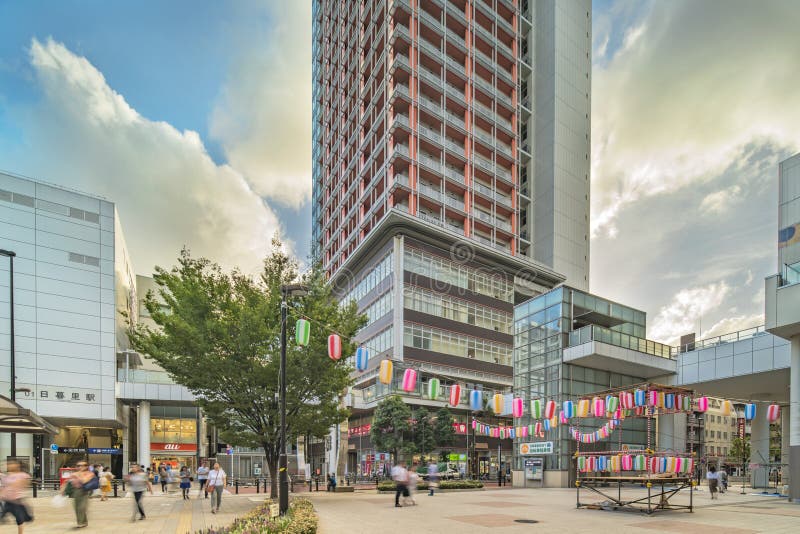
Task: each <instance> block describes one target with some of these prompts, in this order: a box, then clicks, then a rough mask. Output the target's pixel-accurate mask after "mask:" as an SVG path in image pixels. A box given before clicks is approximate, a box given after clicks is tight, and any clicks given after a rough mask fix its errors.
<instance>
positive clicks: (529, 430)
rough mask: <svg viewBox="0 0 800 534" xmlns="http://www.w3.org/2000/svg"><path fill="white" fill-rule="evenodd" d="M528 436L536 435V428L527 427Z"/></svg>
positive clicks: (531, 425)
mask: <svg viewBox="0 0 800 534" xmlns="http://www.w3.org/2000/svg"><path fill="white" fill-rule="evenodd" d="M528 434H530V435H534V434H536V427H534V426H533V424H530V425H528Z"/></svg>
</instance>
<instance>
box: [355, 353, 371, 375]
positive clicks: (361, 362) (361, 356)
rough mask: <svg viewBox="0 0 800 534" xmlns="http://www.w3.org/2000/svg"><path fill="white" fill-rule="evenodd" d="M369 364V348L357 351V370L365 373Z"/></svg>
mask: <svg viewBox="0 0 800 534" xmlns="http://www.w3.org/2000/svg"><path fill="white" fill-rule="evenodd" d="M367 363H369V349H368V348H367V347H358V348H357V349H356V370H358V371H361V372H362V373H363V372H364V371H366V370H367Z"/></svg>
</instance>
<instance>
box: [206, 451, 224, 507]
mask: <svg viewBox="0 0 800 534" xmlns="http://www.w3.org/2000/svg"><path fill="white" fill-rule="evenodd" d="M226 479H227V475H226V474H225V471H223V470H222V468H220V466H219V463H216V462H215V463H214V469H212V470H211V471H210V472H209V473H208V483H207V486H206V487H207V488H208V489H207V491H208V494H209V495H211V513H212V514H216V513H217V512H218V511H219V506H220V504H222V490H223V489H225V482H226Z"/></svg>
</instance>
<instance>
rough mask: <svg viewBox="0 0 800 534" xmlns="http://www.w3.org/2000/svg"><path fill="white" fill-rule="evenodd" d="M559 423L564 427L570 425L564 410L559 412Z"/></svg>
mask: <svg viewBox="0 0 800 534" xmlns="http://www.w3.org/2000/svg"><path fill="white" fill-rule="evenodd" d="M558 422H559V423H561V424H562V425H566V424H567V423H569V419H567V416H566V415H564V410H561V411H560V412H558Z"/></svg>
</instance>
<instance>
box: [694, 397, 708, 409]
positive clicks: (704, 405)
mask: <svg viewBox="0 0 800 534" xmlns="http://www.w3.org/2000/svg"><path fill="white" fill-rule="evenodd" d="M697 411H698V412H706V411H708V397H700V398H699V399H697Z"/></svg>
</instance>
